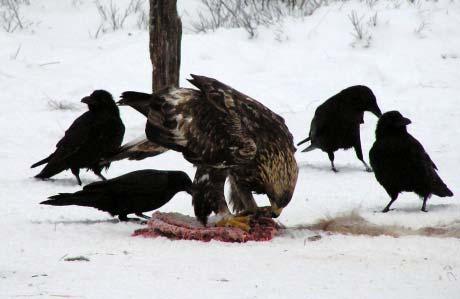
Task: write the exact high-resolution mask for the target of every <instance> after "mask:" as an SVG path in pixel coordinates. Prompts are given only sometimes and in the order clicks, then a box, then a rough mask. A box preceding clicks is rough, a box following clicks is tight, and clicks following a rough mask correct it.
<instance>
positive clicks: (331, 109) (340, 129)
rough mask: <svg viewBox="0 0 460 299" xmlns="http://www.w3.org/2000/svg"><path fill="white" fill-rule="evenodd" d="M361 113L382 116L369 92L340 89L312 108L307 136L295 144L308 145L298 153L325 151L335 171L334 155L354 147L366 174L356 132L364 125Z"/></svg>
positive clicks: (371, 93) (360, 88)
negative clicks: (313, 114) (307, 143)
mask: <svg viewBox="0 0 460 299" xmlns="http://www.w3.org/2000/svg"><path fill="white" fill-rule="evenodd" d="M364 111H369V112H372V113H373V114H375V115H376V116H377V117H380V115H381V114H382V113H381V112H380V108H379V106H378V105H377V101H376V99H375V96H374V93H373V92H372V90H370V89H369V88H368V87H366V86H362V85H357V86H351V87H348V88H346V89H344V90H342V91H341V92H339V93H338V94H336V95H335V96H333V97H331V98H329V99H328V100H327V101H326V102H324V103H323V104H321V105H320V106H319V107H318V108H317V109H316V111H315V116H314V117H313V120H312V121H311V125H310V133H309V135H308V137H307V138H306V139H304V140H302V141H301V142H299V143H298V144H297V145H301V144H303V143H305V142H307V141H311V144H310V146H308V147H307V148H306V149H304V150H303V151H302V152H309V151H311V150H314V149H317V148H318V149H321V150H322V151H324V152H326V153H327V154H328V155H329V160H330V161H331V166H332V170H333V171H335V172H337V169H336V168H335V166H334V152H335V151H336V150H338V149H348V148H351V147H354V149H355V152H356V156H357V157H358V159H359V160H360V161H361V162H363V164H364V166H365V167H366V170H367V171H371V169H370V168H369V166H368V165H367V164H366V162H364V159H363V152H362V149H361V138H360V132H359V126H360V124H362V123H364V118H363V116H364Z"/></svg>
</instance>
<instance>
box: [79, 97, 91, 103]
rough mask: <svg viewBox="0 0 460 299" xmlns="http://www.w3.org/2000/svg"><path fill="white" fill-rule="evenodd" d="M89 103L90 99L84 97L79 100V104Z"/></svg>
mask: <svg viewBox="0 0 460 299" xmlns="http://www.w3.org/2000/svg"><path fill="white" fill-rule="evenodd" d="M91 101H92V98H91V97H84V98H83V99H81V102H82V103H85V104H89V103H90V102H91Z"/></svg>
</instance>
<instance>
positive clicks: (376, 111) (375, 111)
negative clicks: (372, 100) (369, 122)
mask: <svg viewBox="0 0 460 299" xmlns="http://www.w3.org/2000/svg"><path fill="white" fill-rule="evenodd" d="M370 112H371V113H372V114H374V115H375V116H377V117H378V118H380V116H382V111H380V108H379V107H378V106H376V107H374V109H372V110H371V111H370Z"/></svg>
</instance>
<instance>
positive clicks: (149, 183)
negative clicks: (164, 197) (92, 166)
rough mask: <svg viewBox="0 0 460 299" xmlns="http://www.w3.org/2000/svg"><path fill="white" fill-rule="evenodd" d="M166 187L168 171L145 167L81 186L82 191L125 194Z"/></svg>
mask: <svg viewBox="0 0 460 299" xmlns="http://www.w3.org/2000/svg"><path fill="white" fill-rule="evenodd" d="M167 189H168V172H167V171H161V170H153V169H145V170H137V171H133V172H130V173H127V174H124V175H121V176H119V177H116V178H113V179H110V180H107V181H98V182H94V183H91V184H89V185H86V186H85V187H83V191H84V192H102V193H109V194H110V193H113V194H117V195H122V194H126V195H127V196H129V195H134V194H150V193H153V192H155V191H165V190H167Z"/></svg>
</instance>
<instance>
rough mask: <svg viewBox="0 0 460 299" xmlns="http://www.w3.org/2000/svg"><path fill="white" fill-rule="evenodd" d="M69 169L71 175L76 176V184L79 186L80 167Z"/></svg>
mask: <svg viewBox="0 0 460 299" xmlns="http://www.w3.org/2000/svg"><path fill="white" fill-rule="evenodd" d="M70 170H71V171H72V173H73V175H74V176H75V177H76V178H77V182H78V185H80V186H81V180H80V168H71V169H70Z"/></svg>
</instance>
